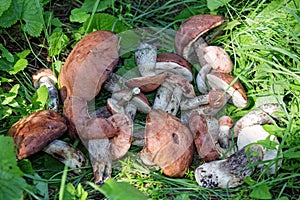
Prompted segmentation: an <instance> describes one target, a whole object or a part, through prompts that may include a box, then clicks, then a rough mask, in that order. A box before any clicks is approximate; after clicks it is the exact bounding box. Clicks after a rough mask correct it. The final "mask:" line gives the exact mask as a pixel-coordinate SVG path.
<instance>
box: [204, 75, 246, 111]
mask: <svg viewBox="0 0 300 200" xmlns="http://www.w3.org/2000/svg"><path fill="white" fill-rule="evenodd" d="M207 80H208V84H209V85H210V86H211V87H212V88H215V89H221V90H223V91H226V93H227V94H229V95H230V96H231V98H232V102H233V104H234V105H235V106H236V107H238V108H244V107H246V105H247V103H248V99H247V96H246V92H245V89H244V87H243V86H242V84H241V83H240V82H239V81H238V80H235V79H234V77H233V76H231V75H229V74H226V73H222V72H218V71H216V70H213V71H212V72H210V73H209V74H207ZM233 81H235V82H234V83H233Z"/></svg>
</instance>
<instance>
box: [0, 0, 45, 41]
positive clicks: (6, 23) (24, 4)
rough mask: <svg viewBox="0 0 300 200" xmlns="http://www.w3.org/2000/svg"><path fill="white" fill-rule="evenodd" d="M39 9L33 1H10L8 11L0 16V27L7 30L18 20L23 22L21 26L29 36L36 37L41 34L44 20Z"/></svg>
mask: <svg viewBox="0 0 300 200" xmlns="http://www.w3.org/2000/svg"><path fill="white" fill-rule="evenodd" d="M41 9H42V8H41V7H40V5H39V4H38V3H37V1H35V0H15V1H12V3H11V5H10V7H9V8H8V10H6V11H5V12H3V14H2V16H0V26H2V27H4V28H8V27H10V26H12V25H13V24H15V23H16V22H17V21H18V20H19V21H24V22H25V24H24V25H23V26H22V28H23V29H24V31H26V32H27V33H28V34H29V35H31V36H34V37H37V36H39V35H40V34H41V31H42V28H43V26H44V23H43V22H44V20H43V18H42V16H41V15H40V13H41Z"/></svg>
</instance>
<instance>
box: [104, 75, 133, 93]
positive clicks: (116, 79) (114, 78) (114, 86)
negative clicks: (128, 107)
mask: <svg viewBox="0 0 300 200" xmlns="http://www.w3.org/2000/svg"><path fill="white" fill-rule="evenodd" d="M126 81H127V79H126V78H124V77H123V76H120V75H118V74H116V73H112V74H111V75H110V76H109V78H108V79H107V80H106V81H105V82H104V84H103V88H104V89H105V90H107V91H108V92H110V93H114V92H116V91H119V90H124V89H127V88H128V87H127V86H126V85H125V82H126Z"/></svg>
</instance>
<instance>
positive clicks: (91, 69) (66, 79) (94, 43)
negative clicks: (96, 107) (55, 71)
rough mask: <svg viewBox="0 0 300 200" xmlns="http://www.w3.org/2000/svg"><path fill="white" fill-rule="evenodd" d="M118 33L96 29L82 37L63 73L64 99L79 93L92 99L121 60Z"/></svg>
mask: <svg viewBox="0 0 300 200" xmlns="http://www.w3.org/2000/svg"><path fill="white" fill-rule="evenodd" d="M118 43H119V41H118V37H117V35H115V34H114V33H112V32H110V31H102V30H101V31H95V32H92V33H89V34H88V35H86V36H85V37H84V38H82V39H81V40H80V41H79V42H78V43H77V44H76V46H75V47H74V49H73V50H72V51H71V53H70V54H69V56H68V58H67V60H66V62H65V64H64V66H63V68H62V70H61V73H60V77H59V80H60V88H61V90H60V92H61V96H62V99H63V100H65V98H66V97H67V96H68V97H69V96H78V97H81V98H84V99H85V100H87V101H89V100H91V99H93V98H94V97H95V96H96V95H97V94H98V93H99V91H100V89H101V86H102V83H103V82H104V81H105V80H106V79H107V78H108V76H109V74H110V73H111V72H112V70H113V68H114V67H115V65H116V64H117V62H118V57H119V55H118V49H119V46H118Z"/></svg>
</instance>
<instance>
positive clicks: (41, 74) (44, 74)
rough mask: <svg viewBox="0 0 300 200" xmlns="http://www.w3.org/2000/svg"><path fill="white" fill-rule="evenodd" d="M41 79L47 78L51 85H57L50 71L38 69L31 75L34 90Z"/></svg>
mask: <svg viewBox="0 0 300 200" xmlns="http://www.w3.org/2000/svg"><path fill="white" fill-rule="evenodd" d="M43 77H47V78H49V79H50V80H51V81H52V83H53V84H56V83H57V78H56V76H55V74H54V73H53V71H52V70H51V69H40V70H38V71H36V72H35V73H34V74H33V75H32V83H33V86H34V87H35V88H38V87H39V86H40V85H39V80H40V79H41V78H43Z"/></svg>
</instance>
